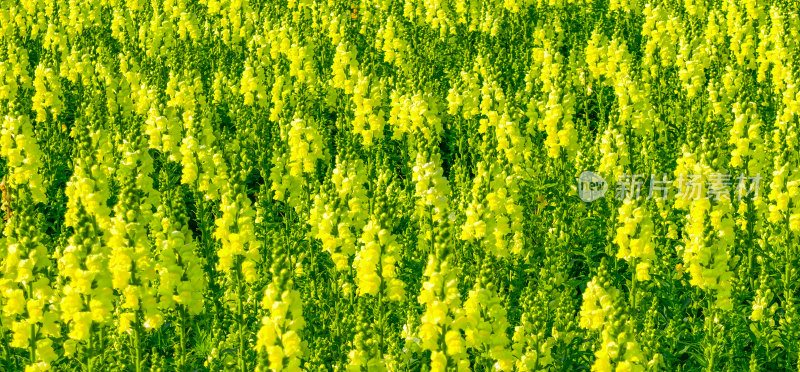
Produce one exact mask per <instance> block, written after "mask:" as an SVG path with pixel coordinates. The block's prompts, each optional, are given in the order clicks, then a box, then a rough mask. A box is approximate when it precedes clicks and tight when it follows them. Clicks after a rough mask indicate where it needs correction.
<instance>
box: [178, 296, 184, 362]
mask: <svg viewBox="0 0 800 372" xmlns="http://www.w3.org/2000/svg"><path fill="white" fill-rule="evenodd" d="M178 315H179V318H178V320H179V323H178V337H179V339H180V344H179V345H178V350H179V353H180V355H179V356H178V362H179V363H180V365H179V366H178V369H179V370H181V371H183V370H185V369H186V330H185V328H184V327H186V312H185V311H184V309H183V307H182V306H181V307H180V308H179V309H178Z"/></svg>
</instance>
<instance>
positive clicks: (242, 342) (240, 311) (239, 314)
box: [236, 270, 247, 372]
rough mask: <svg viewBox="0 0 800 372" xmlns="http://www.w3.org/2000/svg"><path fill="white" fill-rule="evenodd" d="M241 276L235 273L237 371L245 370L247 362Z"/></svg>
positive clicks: (242, 371) (243, 371)
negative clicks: (237, 332) (237, 337)
mask: <svg viewBox="0 0 800 372" xmlns="http://www.w3.org/2000/svg"><path fill="white" fill-rule="evenodd" d="M242 292H243V291H242V278H241V274H240V273H239V272H238V270H237V273H236V321H237V322H238V323H239V352H238V354H239V371H241V372H245V371H247V363H246V362H245V360H244V345H245V340H244V305H243V304H242V296H243V295H244V294H243V293H242Z"/></svg>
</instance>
